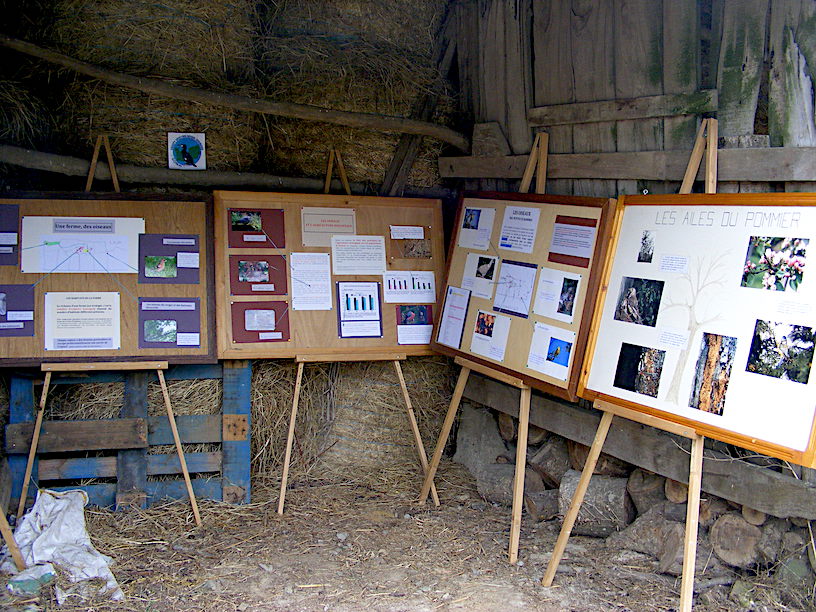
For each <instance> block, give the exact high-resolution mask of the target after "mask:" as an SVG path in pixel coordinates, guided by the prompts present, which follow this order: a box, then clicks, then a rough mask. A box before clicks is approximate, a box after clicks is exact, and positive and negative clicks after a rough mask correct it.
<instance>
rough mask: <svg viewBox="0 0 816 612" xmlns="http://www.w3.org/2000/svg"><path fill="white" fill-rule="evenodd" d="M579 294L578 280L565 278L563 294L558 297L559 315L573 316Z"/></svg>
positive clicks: (562, 287)
mask: <svg viewBox="0 0 816 612" xmlns="http://www.w3.org/2000/svg"><path fill="white" fill-rule="evenodd" d="M576 293H578V279H577V278H566V277H565V278H564V282H563V283H562V284H561V294H560V295H559V296H558V306H557V307H556V309H555V311H556V312H557V313H558V314H562V315H567V316H570V317H571V316H572V310H573V308H574V307H575V294H576Z"/></svg>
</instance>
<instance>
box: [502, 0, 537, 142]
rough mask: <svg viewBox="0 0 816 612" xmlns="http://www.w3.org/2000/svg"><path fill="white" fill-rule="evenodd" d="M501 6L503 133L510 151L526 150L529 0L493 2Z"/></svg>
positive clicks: (529, 77)
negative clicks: (502, 27)
mask: <svg viewBox="0 0 816 612" xmlns="http://www.w3.org/2000/svg"><path fill="white" fill-rule="evenodd" d="M493 4H495V5H499V6H501V7H503V10H502V11H501V13H500V14H502V16H503V17H502V21H503V22H504V58H505V62H504V71H505V77H504V78H505V89H504V92H503V94H504V99H505V119H504V121H505V126H506V129H505V134H506V135H507V140H508V142H509V143H510V148H511V149H512V151H513V152H514V153H529V151H530V147H531V145H532V138H531V134H530V126H529V124H528V123H527V109H529V108H530V106H531V104H532V87H533V77H532V65H531V64H532V59H531V57H530V51H531V49H532V42H531V38H530V26H531V19H532V8H531V6H530V5H531V0H514V1H513V2H494V3H493Z"/></svg>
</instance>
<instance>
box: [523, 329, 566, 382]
mask: <svg viewBox="0 0 816 612" xmlns="http://www.w3.org/2000/svg"><path fill="white" fill-rule="evenodd" d="M574 344H575V332H571V331H567V330H565V329H561V328H559V327H553V326H551V325H544V324H543V323H539V322H538V321H536V323H535V327H534V329H533V338H532V341H531V342H530V353H529V355H528V356H527V367H528V368H530V369H531V370H536V371H537V372H541V373H542V374H546V375H547V376H552V377H553V378H557V379H558V380H567V378H568V376H569V369H570V363H571V362H572V347H573V345H574Z"/></svg>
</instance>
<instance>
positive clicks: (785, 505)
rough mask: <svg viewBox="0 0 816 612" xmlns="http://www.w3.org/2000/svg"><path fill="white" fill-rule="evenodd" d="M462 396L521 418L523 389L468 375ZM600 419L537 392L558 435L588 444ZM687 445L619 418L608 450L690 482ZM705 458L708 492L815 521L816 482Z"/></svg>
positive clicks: (535, 413) (536, 419)
mask: <svg viewBox="0 0 816 612" xmlns="http://www.w3.org/2000/svg"><path fill="white" fill-rule="evenodd" d="M464 396H465V397H467V398H468V399H471V400H473V401H475V402H479V403H481V404H484V405H486V406H489V407H490V408H493V409H494V410H498V411H500V412H504V413H506V414H509V415H511V416H518V405H519V390H518V389H515V388H513V387H509V386H507V385H503V384H501V383H499V382H496V381H495V380H491V379H489V378H486V377H483V376H481V375H479V374H476V373H472V375H471V376H470V377H469V380H468V383H467V385H466V386H465V391H464ZM599 422H600V415H599V414H598V412H597V411H594V410H587V409H585V408H580V407H578V406H577V405H575V404H569V403H567V402H563V401H560V400H556V399H554V398H547V397H543V396H541V395H538V394H535V395H533V399H532V405H531V406H530V423H531V424H533V425H536V426H538V427H541V428H543V429H546V430H548V431H551V432H553V433H555V434H558V435H559V436H563V437H565V438H568V439H570V440H574V441H576V442H580V443H581V444H584V445H586V446H589V445H590V444H592V439H593V435H594V432H595V431H596V430H597V429H598V424H599ZM688 447H689V443H688V441H686V440H681V439H679V438H677V437H676V436H673V435H671V434H668V433H665V432H662V431H658V430H656V429H653V428H651V427H647V426H645V425H640V424H638V423H634V422H632V421H626V420H625V419H615V422H614V425H613V427H612V429H611V430H610V432H609V436H608V437H607V439H606V443H605V444H604V452H605V453H608V454H610V455H612V456H613V457H617V458H618V459H622V460H624V461H628V462H629V463H632V464H634V465H637V466H639V467H642V468H643V469H646V470H649V471H651V472H655V473H657V474H660V475H661V476H666V477H667V478H671V479H672V480H677V481H679V482H688V475H689V471H688V470H689V450H688ZM705 456H706V459H707V461H706V462H705V464H704V466H703V490H704V491H706V492H707V493H711V494H712V495H717V496H719V497H723V498H725V499H728V500H731V501H733V502H736V503H740V504H745V505H747V506H748V507H750V508H754V509H755V510H761V511H762V512H766V513H767V514H771V515H773V516H778V517H781V518H787V517H801V518H806V519H808V520H816V486H814V485H812V484H809V483H805V482H802V481H801V480H797V479H796V478H793V477H791V476H785V475H783V474H781V473H779V472H774V471H771V470H769V469H767V468H763V467H759V466H755V465H752V464H750V463H747V462H744V461H736V460H733V459H731V458H729V457H726V456H725V455H723V454H722V453H718V452H716V451H712V450H708V449H707V450H706V452H705Z"/></svg>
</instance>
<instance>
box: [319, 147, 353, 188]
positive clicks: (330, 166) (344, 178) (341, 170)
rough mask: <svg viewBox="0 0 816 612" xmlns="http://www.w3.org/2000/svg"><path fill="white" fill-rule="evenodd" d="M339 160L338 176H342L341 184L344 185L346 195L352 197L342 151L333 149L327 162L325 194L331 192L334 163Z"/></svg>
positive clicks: (330, 150) (324, 184)
mask: <svg viewBox="0 0 816 612" xmlns="http://www.w3.org/2000/svg"><path fill="white" fill-rule="evenodd" d="M335 160H337V174H339V175H340V182H341V183H343V189H344V190H345V192H346V195H351V186H350V185H349V182H348V177H347V176H346V166H345V165H344V164H343V157H342V156H341V155H340V151H338V150H337V149H335V148H334V147H332V148H331V149H329V159H328V161H327V162H326V180H325V182H324V183H323V193H329V191H330V190H331V182H332V174H333V172H334V162H335Z"/></svg>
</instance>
